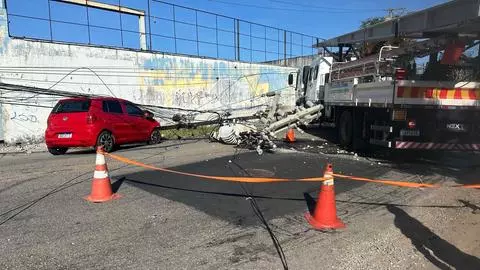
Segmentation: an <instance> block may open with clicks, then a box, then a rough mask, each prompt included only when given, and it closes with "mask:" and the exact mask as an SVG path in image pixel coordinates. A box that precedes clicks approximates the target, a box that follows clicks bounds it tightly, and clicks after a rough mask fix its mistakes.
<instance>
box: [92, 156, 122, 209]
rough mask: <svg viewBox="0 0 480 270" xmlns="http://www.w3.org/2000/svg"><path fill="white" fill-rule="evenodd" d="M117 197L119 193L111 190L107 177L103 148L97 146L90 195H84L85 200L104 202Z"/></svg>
mask: <svg viewBox="0 0 480 270" xmlns="http://www.w3.org/2000/svg"><path fill="white" fill-rule="evenodd" d="M119 197H120V195H118V194H114V193H113V192H112V185H111V183H110V177H108V169H107V164H106V163H105V156H104V155H103V149H102V147H98V148H97V158H96V162H95V172H94V173H93V181H92V191H91V193H90V195H88V196H87V197H85V200H87V201H91V202H106V201H110V200H113V199H116V198H119Z"/></svg>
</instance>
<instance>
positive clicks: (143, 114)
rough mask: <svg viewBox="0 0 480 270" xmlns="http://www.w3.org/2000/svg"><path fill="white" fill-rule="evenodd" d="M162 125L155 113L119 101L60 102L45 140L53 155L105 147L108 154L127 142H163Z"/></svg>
mask: <svg viewBox="0 0 480 270" xmlns="http://www.w3.org/2000/svg"><path fill="white" fill-rule="evenodd" d="M160 138H161V137H160V124H159V123H158V122H157V121H156V120H154V119H153V114H152V113H151V112H148V111H143V110H142V109H140V108H139V107H137V106H136V105H135V104H133V103H131V102H129V101H127V100H123V99H118V98H107V97H99V98H69V99H63V100H60V101H59V102H58V103H57V105H55V107H54V108H53V110H52V112H51V113H50V116H49V117H48V125H47V130H46V131H45V141H46V144H47V147H48V151H49V152H50V153H52V154H53V155H63V154H65V153H66V152H67V150H68V148H69V147H95V146H103V147H104V150H105V151H107V152H110V151H112V150H113V149H114V148H115V146H117V145H121V144H127V143H137V142H148V143H152V144H154V143H158V142H159V141H160Z"/></svg>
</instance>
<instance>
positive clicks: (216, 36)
mask: <svg viewBox="0 0 480 270" xmlns="http://www.w3.org/2000/svg"><path fill="white" fill-rule="evenodd" d="M215 43H216V44H217V58H218V56H219V53H218V15H215Z"/></svg>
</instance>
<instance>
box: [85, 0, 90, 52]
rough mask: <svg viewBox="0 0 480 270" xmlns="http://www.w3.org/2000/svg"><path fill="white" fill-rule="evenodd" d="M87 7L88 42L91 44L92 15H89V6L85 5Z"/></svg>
mask: <svg viewBox="0 0 480 270" xmlns="http://www.w3.org/2000/svg"><path fill="white" fill-rule="evenodd" d="M85 9H86V11H87V31H88V44H89V45H90V43H91V39H90V16H89V15H88V6H85Z"/></svg>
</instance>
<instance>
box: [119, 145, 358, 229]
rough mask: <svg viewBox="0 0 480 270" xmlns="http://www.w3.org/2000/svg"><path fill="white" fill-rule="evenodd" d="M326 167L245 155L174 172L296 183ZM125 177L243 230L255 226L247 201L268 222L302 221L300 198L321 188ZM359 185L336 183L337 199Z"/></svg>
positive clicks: (306, 158)
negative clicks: (253, 201)
mask: <svg viewBox="0 0 480 270" xmlns="http://www.w3.org/2000/svg"><path fill="white" fill-rule="evenodd" d="M324 162H325V161H322V160H319V157H318V156H316V155H305V154H291V155H290V154H289V155H285V154H274V155H262V156H258V155H257V154H256V153H245V154H240V155H238V156H236V158H233V157H225V158H218V159H214V160H209V161H203V162H198V163H193V164H188V165H184V166H179V167H175V168H172V169H174V170H179V171H182V172H189V173H195V174H204V175H215V176H275V177H283V178H290V179H297V178H303V177H314V176H319V175H322V174H323V172H322V170H323V165H324ZM337 165H338V166H340V164H337ZM343 166H348V164H344V165H343ZM123 176H124V177H125V178H126V182H128V183H129V184H130V185H133V186H136V187H138V188H140V189H143V190H146V191H148V192H150V193H153V194H155V195H158V196H160V197H163V198H166V199H169V200H173V201H177V202H180V203H183V204H186V205H188V206H191V207H193V208H195V209H197V210H199V211H202V212H204V213H206V214H208V215H210V216H214V217H217V218H220V219H222V220H226V221H228V222H231V223H235V224H238V225H243V226H251V225H254V224H258V220H257V217H256V216H255V215H254V213H253V212H252V209H251V206H250V203H249V202H248V201H247V200H246V199H245V198H246V197H248V196H249V195H250V196H252V197H255V198H257V202H258V204H259V205H260V208H261V210H262V213H263V215H264V216H265V218H266V219H267V220H270V219H273V218H276V217H281V216H285V215H288V214H292V213H295V214H298V215H299V216H301V213H302V212H303V211H305V210H306V209H307V205H306V204H305V199H304V198H303V195H304V193H309V192H318V190H319V188H320V183H319V182H313V183H312V182H310V183H308V182H302V183H299V182H281V183H255V184H253V183H237V182H225V181H215V180H204V179H200V178H195V177H190V176H182V175H176V174H170V173H164V172H158V171H142V172H136V173H132V174H128V175H123ZM362 185H364V183H359V182H348V181H339V182H338V183H336V186H335V189H336V192H337V194H340V193H342V192H346V191H349V190H351V189H353V188H356V187H359V186H362ZM247 193H248V195H247ZM225 195H227V196H225Z"/></svg>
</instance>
